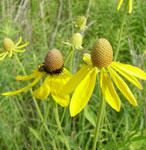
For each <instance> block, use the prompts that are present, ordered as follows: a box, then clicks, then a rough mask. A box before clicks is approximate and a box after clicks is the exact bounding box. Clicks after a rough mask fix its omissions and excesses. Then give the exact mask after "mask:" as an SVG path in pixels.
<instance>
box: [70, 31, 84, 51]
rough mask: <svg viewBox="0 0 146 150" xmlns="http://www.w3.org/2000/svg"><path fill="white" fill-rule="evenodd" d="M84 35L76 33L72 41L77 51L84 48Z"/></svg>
mask: <svg viewBox="0 0 146 150" xmlns="http://www.w3.org/2000/svg"><path fill="white" fill-rule="evenodd" d="M82 41H83V38H82V35H81V34H80V33H75V34H73V36H72V37H71V39H70V43H71V44H72V46H73V47H75V48H76V49H81V48H82Z"/></svg>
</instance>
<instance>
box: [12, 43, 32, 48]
mask: <svg viewBox="0 0 146 150" xmlns="http://www.w3.org/2000/svg"><path fill="white" fill-rule="evenodd" d="M28 44H29V42H27V43H25V44H23V45H20V46H17V47H15V49H19V48H23V47H25V46H27V45H28Z"/></svg>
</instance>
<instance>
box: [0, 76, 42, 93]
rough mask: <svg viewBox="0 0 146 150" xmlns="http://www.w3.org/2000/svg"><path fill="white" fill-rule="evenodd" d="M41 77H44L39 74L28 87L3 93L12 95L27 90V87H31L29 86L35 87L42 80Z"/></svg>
mask: <svg viewBox="0 0 146 150" xmlns="http://www.w3.org/2000/svg"><path fill="white" fill-rule="evenodd" d="M41 78H42V76H39V77H37V78H36V79H35V80H34V81H33V82H32V83H30V84H29V85H27V86H26V87H24V88H22V89H19V90H17V91H13V92H7V93H2V95H5V96H12V95H16V94H19V93H21V92H23V91H26V90H27V89H29V88H31V87H33V86H34V85H36V84H37V83H38V82H39V81H40V79H41Z"/></svg>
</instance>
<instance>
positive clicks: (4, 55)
mask: <svg viewBox="0 0 146 150" xmlns="http://www.w3.org/2000/svg"><path fill="white" fill-rule="evenodd" d="M7 54H8V52H5V53H4V54H3V56H2V57H0V60H3V59H4V58H5V57H6V56H7Z"/></svg>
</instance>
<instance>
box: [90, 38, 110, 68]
mask: <svg viewBox="0 0 146 150" xmlns="http://www.w3.org/2000/svg"><path fill="white" fill-rule="evenodd" d="M112 59H113V49H112V46H111V44H110V43H109V41H108V40H106V39H104V38H101V39H98V40H97V41H96V42H95V44H94V45H93V48H92V51H91V60H92V64H93V65H94V66H96V67H107V66H108V65H110V64H111V63H112Z"/></svg>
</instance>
